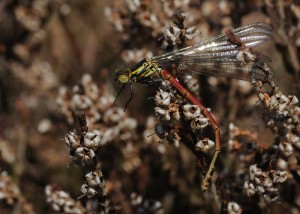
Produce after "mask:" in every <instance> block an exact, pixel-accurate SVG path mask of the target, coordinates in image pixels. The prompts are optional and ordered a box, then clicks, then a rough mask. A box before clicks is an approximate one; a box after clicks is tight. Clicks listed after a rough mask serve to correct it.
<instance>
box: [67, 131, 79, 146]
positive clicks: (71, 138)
mask: <svg viewBox="0 0 300 214" xmlns="http://www.w3.org/2000/svg"><path fill="white" fill-rule="evenodd" d="M65 143H66V144H67V146H68V147H69V148H70V149H75V148H76V147H78V146H79V145H80V137H79V136H78V135H77V134H76V132H75V131H74V132H70V134H66V136H65Z"/></svg>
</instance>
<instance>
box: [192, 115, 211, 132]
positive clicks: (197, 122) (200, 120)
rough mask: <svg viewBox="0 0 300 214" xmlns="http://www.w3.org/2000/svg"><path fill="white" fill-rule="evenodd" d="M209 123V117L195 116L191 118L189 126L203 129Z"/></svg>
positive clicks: (194, 128)
mask: <svg viewBox="0 0 300 214" xmlns="http://www.w3.org/2000/svg"><path fill="white" fill-rule="evenodd" d="M208 125H209V119H208V118H206V117H197V118H194V119H192V121H191V128H192V129H193V130H198V129H200V130H201V129H204V128H206V127H207V126H208Z"/></svg>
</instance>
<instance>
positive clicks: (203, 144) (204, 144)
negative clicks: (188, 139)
mask: <svg viewBox="0 0 300 214" xmlns="http://www.w3.org/2000/svg"><path fill="white" fill-rule="evenodd" d="M214 146H215V142H213V141H212V140H210V139H208V138H205V139H202V140H200V141H199V142H198V143H197V144H196V149H197V150H200V151H202V152H207V151H209V150H210V149H211V148H213V147H214Z"/></svg>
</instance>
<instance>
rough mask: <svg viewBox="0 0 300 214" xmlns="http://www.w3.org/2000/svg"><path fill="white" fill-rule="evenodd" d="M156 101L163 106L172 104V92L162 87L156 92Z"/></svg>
mask: <svg viewBox="0 0 300 214" xmlns="http://www.w3.org/2000/svg"><path fill="white" fill-rule="evenodd" d="M155 103H156V105H161V106H168V105H170V104H171V94H170V93H168V92H166V91H163V90H161V89H160V90H159V91H157V92H156V95H155Z"/></svg>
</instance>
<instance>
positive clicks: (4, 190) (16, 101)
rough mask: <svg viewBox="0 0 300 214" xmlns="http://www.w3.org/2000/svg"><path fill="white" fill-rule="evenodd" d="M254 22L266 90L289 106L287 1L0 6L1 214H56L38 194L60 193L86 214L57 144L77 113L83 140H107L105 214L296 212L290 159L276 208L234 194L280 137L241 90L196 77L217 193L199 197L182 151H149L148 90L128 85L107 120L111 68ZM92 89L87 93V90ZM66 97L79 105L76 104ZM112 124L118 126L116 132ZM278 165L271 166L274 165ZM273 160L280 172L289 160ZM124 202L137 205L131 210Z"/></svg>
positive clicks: (291, 46)
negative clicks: (267, 61)
mask: <svg viewBox="0 0 300 214" xmlns="http://www.w3.org/2000/svg"><path fill="white" fill-rule="evenodd" d="M181 15H182V16H181ZM176 17H177V18H176ZM178 17H180V18H178ZM178 20H179V21H178ZM181 21H182V23H183V26H180V24H178V22H181ZM254 22H265V23H268V24H270V25H271V26H272V28H273V31H274V39H273V41H269V42H266V43H265V44H264V45H262V46H261V47H259V48H258V49H257V50H258V51H259V52H261V53H263V54H265V55H267V56H268V57H270V58H271V59H272V60H273V61H272V63H271V66H272V68H273V72H274V75H273V77H274V79H273V80H274V82H275V83H276V85H278V86H279V89H280V91H281V92H282V93H283V94H291V95H296V96H298V95H299V89H300V88H299V86H300V85H299V72H300V60H299V58H300V54H299V49H300V36H299V35H300V5H299V2H297V1H292V0H276V1H275V0H274V1H272V0H246V1H229V0H182V1H179V0H154V1H148V0H119V1H118V0H114V1H106V0H102V1H95V0H85V1H80V0H72V1H70V0H52V1H50V0H30V1H29V0H1V1H0V171H1V176H0V202H1V205H0V213H55V211H54V210H53V209H52V205H51V203H47V199H48V197H49V196H47V195H46V194H45V187H46V186H47V185H57V186H59V188H58V189H62V190H63V191H66V192H68V193H69V194H70V197H71V198H73V199H74V201H77V200H78V201H79V202H80V203H81V206H82V207H84V209H86V211H85V212H86V213H89V212H90V213H91V210H92V208H90V207H91V206H92V205H91V204H93V203H92V202H91V201H92V199H87V198H86V197H83V198H81V199H77V198H78V197H79V196H80V195H82V193H81V192H80V186H81V185H82V184H83V183H84V176H85V174H86V173H87V172H89V170H90V169H89V168H88V167H89V166H88V165H87V166H85V167H80V166H77V165H75V164H74V165H73V164H71V165H70V166H68V162H69V160H70V153H69V150H68V147H67V146H66V144H65V143H64V138H65V135H66V134H68V133H69V132H70V131H73V130H74V129H78V124H77V123H76V117H74V115H75V113H76V111H78V110H81V111H84V112H85V113H86V115H87V120H88V126H89V130H94V129H98V130H104V131H103V133H106V135H105V134H104V135H105V136H106V137H107V139H106V140H105V141H104V140H103V142H105V143H103V145H102V146H101V147H100V149H98V151H97V156H98V158H99V159H100V161H101V163H102V170H103V176H104V178H105V180H106V188H107V194H108V196H107V197H108V198H109V201H110V204H111V206H115V205H118V206H120V207H122V209H121V211H120V212H121V213H219V212H222V213H240V212H242V211H243V212H244V213H253V212H257V213H263V212H271V213H282V212H283V211H285V212H289V213H299V206H300V191H299V180H300V173H299V174H297V173H298V171H299V169H300V168H299V165H298V162H299V157H298V156H299V154H295V157H294V158H293V159H292V161H293V164H294V165H296V167H295V168H293V169H294V170H295V171H289V172H290V174H289V175H290V176H288V178H289V181H288V182H286V183H285V184H284V185H282V186H280V190H278V191H279V192H278V200H277V201H279V203H278V202H274V201H272V202H270V203H268V202H265V201H264V200H263V198H262V197H261V195H260V194H257V195H255V196H253V197H252V196H251V197H250V196H248V195H247V194H246V193H245V191H244V190H243V182H244V180H245V179H246V177H247V176H248V171H247V170H248V167H249V166H250V165H252V164H255V163H257V164H260V162H263V159H264V153H263V152H264V151H270V150H268V148H270V147H272V145H274V144H276V142H277V143H278V141H279V139H281V138H280V135H278V132H274V131H273V130H271V129H270V128H269V127H267V124H266V120H264V114H263V111H264V107H263V105H261V104H260V103H259V102H258V98H257V96H256V93H255V90H254V89H253V87H252V86H251V84H250V83H247V82H244V81H239V80H230V79H225V78H216V77H209V76H199V75H196V81H197V82H196V84H197V85H198V88H197V93H198V95H199V97H200V99H201V101H203V103H204V104H205V105H206V106H207V107H208V108H210V109H211V110H212V113H213V115H214V116H215V118H216V120H217V121H218V122H219V123H220V128H221V134H222V153H221V158H220V160H219V161H218V164H217V169H216V175H215V177H214V181H216V186H214V188H213V190H212V191H208V192H206V193H204V192H202V191H201V189H200V184H201V179H202V177H201V173H199V169H198V168H197V161H196V157H194V155H193V153H192V152H191V151H190V149H189V148H188V147H186V146H185V145H184V144H182V143H181V145H180V147H179V148H174V147H173V146H171V145H168V144H167V143H159V141H160V140H159V138H158V137H157V136H156V135H155V134H154V133H155V124H156V123H158V122H157V120H156V119H155V112H154V107H155V102H154V100H153V97H154V95H155V90H156V88H155V87H154V88H153V87H147V86H145V85H138V84H136V85H134V86H133V87H134V92H135V93H134V98H133V100H132V101H131V102H130V104H129V106H128V108H127V109H126V112H125V113H123V109H124V106H125V104H126V102H127V101H128V98H129V96H130V95H129V89H128V90H127V89H125V90H124V91H123V93H122V94H121V96H120V98H119V99H118V100H117V107H115V108H116V109H117V110H116V109H115V110H112V112H111V111H110V110H111V109H112V108H114V107H112V102H113V101H114V98H115V96H116V94H117V91H118V90H119V88H120V87H119V86H117V85H116V84H115V83H114V81H113V75H114V73H115V71H116V70H117V69H126V68H128V67H129V68H130V67H131V66H133V65H134V64H135V63H137V62H138V61H140V60H141V59H143V58H144V57H147V56H155V55H158V54H162V53H165V52H167V51H169V50H174V49H177V48H182V47H186V46H188V45H191V44H194V43H195V42H197V41H200V40H203V39H205V38H208V37H211V36H213V35H217V34H219V33H222V32H224V29H226V28H228V27H233V28H236V27H240V26H245V25H247V24H251V23H254ZM174 26H175V27H176V26H177V28H178V29H179V31H180V33H176V31H174V30H176V29H175V27H174ZM76 85H77V86H76ZM91 85H92V86H94V85H95V86H97V89H93V90H95V91H97V92H95V91H92V89H91V91H88V90H87V89H89V90H90V88H91V87H90V86H91ZM76 87H77V88H76ZM88 92H89V93H90V94H88ZM93 93H96V95H95V96H96V97H95V98H94V99H91V100H92V104H89V105H88V107H84V106H82V105H84V104H85V103H84V99H85V97H84V96H88V97H92V96H93ZM76 94H77V95H78V94H79V95H80V96H81V95H82V96H81V97H80V99H81V100H80V104H78V102H77V103H76V99H77V98H76V97H75V95H76ZM83 95H84V96H83ZM121 112H122V113H121ZM113 116H115V117H113ZM122 121H126V123H125V124H123V125H120V123H121V122H122ZM230 124H231V125H232V126H234V125H233V124H235V125H236V129H235V130H239V132H242V134H241V137H240V138H238V139H235V141H236V143H237V142H241V141H242V142H244V141H246V147H245V145H244V144H243V143H241V145H240V144H239V146H240V147H241V148H238V149H237V148H236V147H235V149H232V148H231V147H229V146H228V142H229V141H230V140H232V138H233V137H232V133H231V131H232V129H230ZM120 126H122V128H120ZM116 127H118V130H119V131H118V132H117V133H115V132H113V130H114V129H115V128H116ZM237 127H239V128H237ZM108 130H109V131H111V132H108ZM242 130H247V131H244V132H243V131H242ZM277 131H278V130H277ZM109 133H113V134H109ZM245 133H246V134H245ZM151 134H154V135H151ZM294 134H298V133H294ZM150 135H151V136H150ZM236 135H239V134H236ZM108 136H110V137H108ZM147 136H148V137H147ZM149 136H150V137H149ZM245 136H246V138H247V140H244V138H245ZM208 137H211V133H208ZM103 138H104V137H103ZM250 141H251V143H250ZM231 143H232V141H231ZM252 144H255V146H254V147H255V148H252V146H253V145H252ZM295 150H296V151H298V150H297V149H295ZM274 154H275V153H274ZM276 154H277V153H276ZM272 155H273V153H272ZM277 155H278V156H276V155H275V156H272V158H273V159H272V158H270V159H272V160H273V161H275V162H276V161H278V159H279V158H278V157H280V155H279V154H277ZM268 158H269V156H268ZM270 159H268V160H270ZM282 159H283V160H284V161H285V163H286V164H290V162H289V161H290V159H289V158H286V157H285V158H282ZM237 160H239V161H237ZM238 162H240V163H238ZM268 163H270V162H268ZM262 165H263V166H266V165H268V164H262ZM261 167H262V166H261ZM297 167H298V168H297ZM262 168H263V167H262ZM265 169H267V167H265ZM268 169H269V168H268ZM289 169H290V168H289ZM297 170H298V171H297ZM287 171H288V170H287ZM293 173H294V174H293ZM133 193H135V194H138V195H139V196H140V197H141V198H142V199H143V202H145V201H147V203H148V204H146V205H145V203H141V204H138V205H135V204H134V198H135V197H137V196H136V195H133ZM48 202H49V200H48ZM229 202H232V203H233V202H234V203H236V204H234V205H232V204H230V205H232V206H233V207H234V206H235V208H234V209H233V208H232V209H233V210H236V211H232V212H231V208H229V207H230V206H229ZM149 204H150V205H149ZM153 204H154V205H153ZM89 206H90V207H89ZM149 207H152V208H151V209H150V208H149ZM88 210H89V211H88ZM112 210H114V209H112ZM82 212H84V211H82ZM110 212H111V213H114V212H117V211H116V210H115V211H110ZM62 213H72V212H66V211H64V212H63V211H62ZM95 213H97V212H95ZM99 213H100V212H99ZM103 213H105V212H103ZM107 213H108V212H107Z"/></svg>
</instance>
